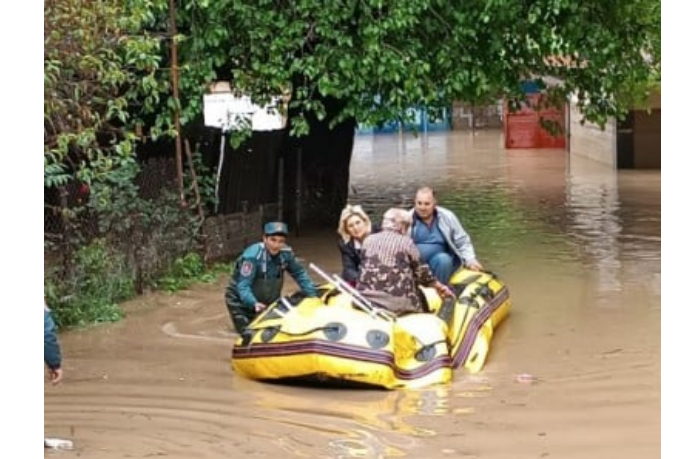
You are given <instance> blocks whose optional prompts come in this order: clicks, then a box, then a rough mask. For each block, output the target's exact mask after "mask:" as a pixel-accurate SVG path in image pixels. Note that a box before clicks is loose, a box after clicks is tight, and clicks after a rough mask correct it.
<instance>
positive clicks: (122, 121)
mask: <svg viewBox="0 0 700 459" xmlns="http://www.w3.org/2000/svg"><path fill="white" fill-rule="evenodd" d="M149 3H150V2H132V1H124V0H97V1H87V0H47V1H46V2H44V179H45V185H46V186H49V187H51V186H56V185H64V184H66V183H67V181H68V180H69V179H70V178H71V177H73V176H74V174H77V175H78V176H79V177H80V178H81V179H82V180H83V181H86V182H89V181H91V180H92V179H93V178H94V174H93V173H92V171H93V169H95V168H97V169H101V170H104V169H105V168H107V169H109V168H110V167H112V165H113V162H112V161H111V159H110V158H111V157H112V156H122V157H128V156H131V155H133V154H134V145H135V141H136V139H137V132H136V129H137V126H138V124H139V118H138V114H139V113H142V112H144V111H147V110H152V109H155V108H156V107H157V106H158V102H159V100H160V98H161V97H162V93H163V92H164V91H166V90H167V86H166V85H165V83H164V82H163V81H162V79H159V78H158V71H159V67H160V65H161V60H162V58H161V56H162V54H163V53H162V49H161V47H162V46H161V39H160V38H159V37H157V36H151V35H148V34H144V33H143V24H144V21H146V20H148V19H149V18H152V16H153V13H152V11H151V10H150V7H149V5H148V4H149Z"/></svg>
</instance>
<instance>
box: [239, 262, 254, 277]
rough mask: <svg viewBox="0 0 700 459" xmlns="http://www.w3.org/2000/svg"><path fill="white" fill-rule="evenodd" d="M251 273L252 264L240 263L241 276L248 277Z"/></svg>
mask: <svg viewBox="0 0 700 459" xmlns="http://www.w3.org/2000/svg"><path fill="white" fill-rule="evenodd" d="M252 272H253V262H252V261H248V260H245V261H244V262H243V263H241V276H243V277H248V276H250V275H251V273H252Z"/></svg>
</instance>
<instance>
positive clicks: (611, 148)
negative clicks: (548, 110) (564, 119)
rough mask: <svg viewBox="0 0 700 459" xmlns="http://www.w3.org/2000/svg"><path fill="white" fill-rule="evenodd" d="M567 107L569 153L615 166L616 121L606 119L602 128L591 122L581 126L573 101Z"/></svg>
mask: <svg viewBox="0 0 700 459" xmlns="http://www.w3.org/2000/svg"><path fill="white" fill-rule="evenodd" d="M569 107H570V109H569V145H568V147H569V154H570V155H571V156H580V157H582V158H588V159H590V160H593V161H596V162H599V163H601V164H606V165H609V166H611V167H613V168H616V167H617V148H616V145H617V129H616V124H617V123H616V122H615V120H614V119H611V120H608V123H607V124H606V125H605V128H604V129H603V130H601V129H600V128H599V127H598V126H597V125H595V124H591V123H586V124H584V125H583V126H581V123H580V121H581V118H582V115H581V112H580V111H579V110H578V108H577V107H576V105H575V104H574V102H573V101H572V103H570V104H569Z"/></svg>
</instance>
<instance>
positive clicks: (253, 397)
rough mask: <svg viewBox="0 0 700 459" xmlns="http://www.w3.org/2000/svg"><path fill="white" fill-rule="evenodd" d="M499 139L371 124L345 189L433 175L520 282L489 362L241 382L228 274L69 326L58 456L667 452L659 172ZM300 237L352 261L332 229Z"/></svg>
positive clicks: (299, 246) (302, 247)
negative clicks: (392, 131) (316, 380)
mask: <svg viewBox="0 0 700 459" xmlns="http://www.w3.org/2000/svg"><path fill="white" fill-rule="evenodd" d="M502 145H503V139H502V136H501V134H500V133H499V132H494V131H483V132H476V133H473V134H472V133H468V132H466V133H459V132H453V133H429V134H427V135H422V136H420V137H418V138H415V137H413V136H412V135H403V136H402V135H382V136H366V137H364V136H361V137H358V138H357V139H356V143H355V153H354V157H353V162H352V165H351V178H350V181H351V190H350V201H351V202H353V203H359V204H363V205H365V206H366V207H367V208H368V209H369V210H370V212H371V213H372V215H373V216H374V217H378V216H379V215H380V214H381V212H383V210H385V209H386V208H388V207H390V206H395V205H402V206H403V205H405V206H408V205H410V203H411V200H412V197H413V193H414V191H415V188H416V187H417V186H420V185H424V184H425V185H431V186H433V187H434V188H435V189H436V190H437V192H438V197H439V199H440V203H441V204H442V205H445V206H446V207H448V208H450V209H452V210H453V211H455V212H456V213H457V214H458V215H459V216H460V218H461V219H462V221H463V223H464V225H465V228H466V229H467V231H468V232H469V233H470V234H471V237H472V239H473V242H474V244H475V247H476V251H477V255H478V256H479V258H480V260H481V262H482V264H484V265H485V266H486V268H487V269H489V270H491V271H493V272H495V273H497V274H498V275H499V276H500V277H501V278H502V279H503V280H504V282H505V283H506V285H507V286H508V287H509V289H510V292H511V295H512V298H513V309H512V313H511V315H510V316H509V317H508V318H507V319H506V320H505V321H504V322H503V323H502V324H501V326H500V327H499V328H498V329H497V330H496V333H495V335H494V339H493V341H492V349H491V353H490V354H489V357H488V359H487V362H486V365H485V367H484V369H483V371H482V372H481V373H479V374H475V375H470V374H467V373H466V371H461V372H459V371H458V372H456V373H455V380H454V381H453V382H452V383H451V384H449V385H444V386H436V387H429V388H425V389H421V390H397V391H371V390H348V389H323V388H310V387H290V386H281V385H270V384H263V383H259V382H255V381H250V380H246V379H243V378H241V377H239V376H237V375H236V374H235V373H234V372H233V371H232V370H231V368H230V351H231V344H232V335H231V333H230V331H229V319H228V316H227V314H226V311H225V308H224V305H223V291H224V287H225V284H226V281H227V279H226V278H225V276H224V277H222V278H221V279H220V280H219V282H218V283H216V284H209V285H198V286H195V287H193V288H191V289H190V290H187V291H184V292H180V293H177V294H173V295H167V294H163V293H158V294H152V295H148V296H146V297H143V298H139V299H137V300H135V301H132V302H129V303H127V304H125V305H124V307H125V309H126V311H127V314H128V316H127V318H126V319H125V320H124V321H122V322H120V323H117V324H111V325H105V326H100V327H95V328H92V329H88V330H80V331H71V332H67V333H64V334H62V335H61V336H60V339H61V344H62V346H63V351H64V359H65V363H64V365H65V366H64V368H65V379H64V381H63V383H62V384H61V385H59V386H57V387H53V386H50V385H46V386H45V390H44V397H45V398H44V413H45V420H44V425H45V435H46V436H52V437H64V438H69V439H71V440H73V441H74V442H75V449H74V450H72V451H56V452H53V451H47V453H46V456H57V457H58V456H60V457H61V458H71V457H89V458H94V459H99V458H126V457H130V458H133V457H159V456H163V457H173V458H224V457H280V458H281V457H284V458H328V459H345V458H394V457H396V458H399V457H403V458H421V459H423V458H489V459H499V458H503V459H520V458H523V459H526V458H545V457H546V458H566V459H577V458H582V459H583V458H586V459H589V458H596V459H604V458H611V459H613V458H615V459H617V458H635V459H645V458H657V457H660V453H661V377H660V371H661V172H660V171H611V170H609V169H607V168H605V167H601V166H599V165H597V164H595V163H591V162H588V161H586V160H581V159H575V158H569V157H568V155H567V153H566V152H565V151H562V150H504V149H503V148H502ZM291 243H292V245H293V247H294V249H295V251H296V252H297V253H298V255H300V256H301V257H302V258H303V259H304V260H305V261H306V262H311V261H312V262H314V263H316V264H317V265H319V266H321V267H322V268H324V269H325V270H326V271H330V272H338V270H339V268H340V261H339V254H338V251H337V248H336V246H335V235H334V234H333V230H328V231H327V232H326V233H324V234H304V232H303V231H302V234H301V235H300V236H299V237H294V238H292V240H291ZM287 289H288V290H292V289H293V282H289V281H288V282H287ZM522 375H529V376H527V377H523V376H522Z"/></svg>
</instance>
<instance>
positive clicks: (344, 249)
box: [338, 223, 382, 287]
mask: <svg viewBox="0 0 700 459" xmlns="http://www.w3.org/2000/svg"><path fill="white" fill-rule="evenodd" d="M381 229H382V228H381V226H379V225H377V224H375V223H372V229H371V231H370V232H371V233H378V232H379V231H381ZM338 247H339V248H340V258H341V262H342V265H343V272H342V273H341V274H340V277H342V278H343V280H344V281H345V282H347V283H349V284H350V285H352V286H353V287H354V286H355V283H356V282H357V278H358V277H360V262H361V261H362V259H361V258H360V249H359V248H358V247H355V240H354V239H352V238H350V240H349V241H348V242H344V241H343V240H342V239H341V240H340V241H339V242H338Z"/></svg>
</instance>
